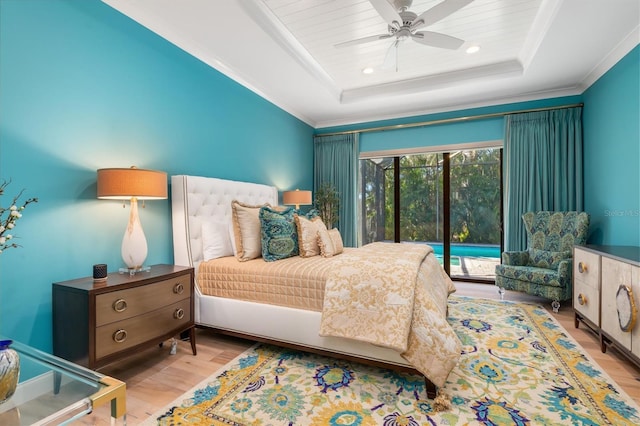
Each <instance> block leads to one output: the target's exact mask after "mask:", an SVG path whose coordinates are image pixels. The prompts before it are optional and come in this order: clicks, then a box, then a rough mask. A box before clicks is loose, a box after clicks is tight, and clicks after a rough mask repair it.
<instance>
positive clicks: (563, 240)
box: [496, 211, 589, 312]
mask: <svg viewBox="0 0 640 426" xmlns="http://www.w3.org/2000/svg"><path fill="white" fill-rule="evenodd" d="M522 220H523V221H524V225H525V228H526V231H527V250H526V251H512V252H504V253H502V263H501V264H500V265H497V266H496V285H497V286H498V287H499V290H498V291H499V292H500V296H501V297H502V298H504V291H505V290H516V291H522V292H525V293H528V294H532V295H535V296H541V297H545V298H547V299H550V300H552V301H553V302H552V304H551V306H552V307H553V310H554V312H558V309H560V302H562V301H565V300H569V299H571V288H572V282H571V278H572V273H573V246H574V245H576V244H577V245H579V244H584V243H585V242H586V240H587V233H588V231H589V215H588V214H587V213H581V212H549V211H541V212H528V213H525V214H524V215H523V216H522Z"/></svg>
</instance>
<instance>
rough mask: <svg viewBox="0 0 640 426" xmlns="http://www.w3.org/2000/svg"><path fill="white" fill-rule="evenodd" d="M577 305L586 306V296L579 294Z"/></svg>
mask: <svg viewBox="0 0 640 426" xmlns="http://www.w3.org/2000/svg"><path fill="white" fill-rule="evenodd" d="M578 303H579V304H581V305H586V304H587V296H585V295H584V294H582V293H580V294H579V295H578Z"/></svg>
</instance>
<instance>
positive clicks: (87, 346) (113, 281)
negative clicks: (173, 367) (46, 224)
mask: <svg viewBox="0 0 640 426" xmlns="http://www.w3.org/2000/svg"><path fill="white" fill-rule="evenodd" d="M52 297H53V353H54V355H56V356H58V357H61V358H64V359H67V360H69V361H72V362H74V363H76V364H80V365H83V366H86V367H88V368H90V369H92V370H95V369H97V368H99V367H102V366H104V365H106V364H109V363H111V362H113V361H116V360H118V359H120V358H123V357H126V356H128V355H131V354H134V353H136V352H138V351H139V350H140V349H143V348H146V347H149V346H151V345H158V344H162V342H164V341H165V340H167V339H169V338H171V337H174V336H176V335H178V334H180V333H183V332H185V331H189V337H190V340H191V351H192V352H193V354H194V355H196V339H195V332H194V331H195V328H194V327H195V322H194V309H193V303H194V270H193V268H190V267H184V266H174V265H153V266H152V267H151V270H150V271H149V272H141V273H138V274H136V275H129V274H120V273H117V272H116V273H111V274H108V275H107V280H106V282H101V283H100V282H94V280H93V278H91V277H87V278H80V279H76V280H71V281H64V282H59V283H53V294H52Z"/></svg>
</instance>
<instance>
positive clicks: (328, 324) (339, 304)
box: [320, 243, 461, 386]
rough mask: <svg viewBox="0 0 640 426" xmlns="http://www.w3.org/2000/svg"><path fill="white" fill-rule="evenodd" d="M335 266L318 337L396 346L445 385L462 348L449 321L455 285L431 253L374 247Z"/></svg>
mask: <svg viewBox="0 0 640 426" xmlns="http://www.w3.org/2000/svg"><path fill="white" fill-rule="evenodd" d="M331 266H332V268H331V272H330V273H329V275H328V277H327V282H326V285H325V296H324V307H323V311H322V323H321V328H320V335H322V336H335V337H344V338H350V339H355V340H360V341H365V342H369V343H372V344H375V345H380V346H385V347H389V348H392V349H394V350H396V351H398V352H400V353H401V355H402V357H403V358H405V359H406V360H407V361H408V362H409V363H410V364H411V365H412V366H414V368H416V369H417V370H418V371H420V372H421V373H422V374H424V376H425V377H427V378H428V379H429V380H430V381H431V382H432V383H433V384H435V385H436V386H442V385H444V382H445V380H446V378H447V376H448V375H449V372H450V371H451V370H452V369H453V367H454V366H455V365H456V363H457V362H458V359H459V358H460V350H461V344H460V341H459V340H458V337H457V336H456V334H455V332H454V331H453V328H451V326H450V325H449V324H448V323H447V298H448V296H449V294H450V293H451V292H453V291H455V287H454V286H453V283H452V282H451V280H450V279H449V277H448V276H447V275H446V273H445V272H444V270H443V269H442V267H441V266H440V264H439V263H438V261H437V259H436V257H435V255H434V253H433V249H432V248H431V247H430V246H426V245H418V244H393V243H372V244H368V245H366V246H364V247H361V248H360V249H359V250H357V251H351V252H349V253H345V254H344V255H341V256H338V257H337V258H336V260H335V261H334V262H333V264H332V265H331Z"/></svg>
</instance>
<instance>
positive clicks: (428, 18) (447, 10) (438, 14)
mask: <svg viewBox="0 0 640 426" xmlns="http://www.w3.org/2000/svg"><path fill="white" fill-rule="evenodd" d="M472 1H473V0H444V1H443V2H442V3H439V4H437V5H435V6H433V7H432V8H431V9H429V10H426V11H424V12H422V13H421V14H420V15H418V17H417V18H416V19H414V20H413V23H412V24H411V30H417V29H418V28H422V27H425V26H428V25H431V24H435V23H436V22H438V21H439V20H441V19H444V18H446V17H447V16H449V15H451V14H452V13H454V12H456V11H458V10H460V9H462V8H463V7H465V6H466V5H468V4H469V3H471V2H472Z"/></svg>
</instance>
